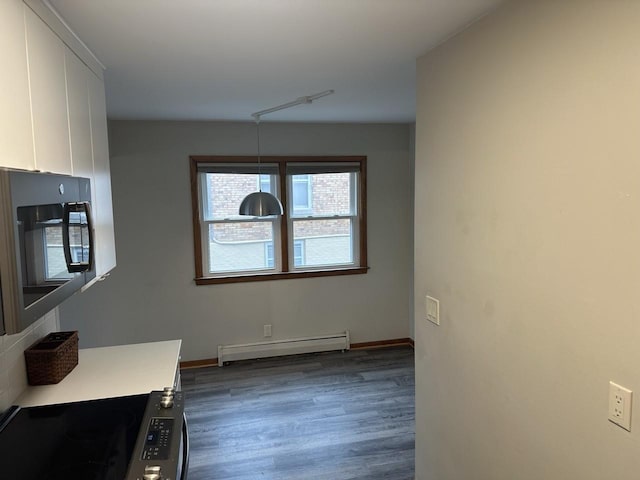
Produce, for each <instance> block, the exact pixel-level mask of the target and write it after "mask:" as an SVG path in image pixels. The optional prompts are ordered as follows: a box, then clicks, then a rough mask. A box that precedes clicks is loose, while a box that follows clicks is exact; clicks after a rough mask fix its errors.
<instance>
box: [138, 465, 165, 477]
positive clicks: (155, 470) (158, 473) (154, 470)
mask: <svg viewBox="0 0 640 480" xmlns="http://www.w3.org/2000/svg"><path fill="white" fill-rule="evenodd" d="M142 479H143V480H161V479H162V469H161V468H160V466H159V465H147V466H146V467H144V475H142Z"/></svg>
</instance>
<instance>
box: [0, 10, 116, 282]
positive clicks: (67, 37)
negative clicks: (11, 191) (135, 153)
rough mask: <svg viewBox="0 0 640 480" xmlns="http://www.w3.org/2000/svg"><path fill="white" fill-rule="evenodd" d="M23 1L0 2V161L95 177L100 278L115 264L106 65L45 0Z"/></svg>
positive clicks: (97, 249)
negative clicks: (101, 62) (105, 77)
mask: <svg viewBox="0 0 640 480" xmlns="http://www.w3.org/2000/svg"><path fill="white" fill-rule="evenodd" d="M24 1H25V3H26V5H25V3H23V2H22V0H0V62H1V63H0V65H2V67H3V72H4V73H5V75H3V76H2V80H0V166H3V167H12V168H22V169H27V170H41V171H44V172H54V173H62V174H69V175H75V176H78V177H85V178H89V179H90V180H91V200H92V202H91V207H92V212H93V220H94V233H95V262H96V280H99V279H101V278H103V277H104V276H105V275H106V274H107V273H108V272H109V271H110V270H112V269H113V268H114V267H115V266H116V249H115V238H114V232H113V208H112V205H111V173H110V169H109V145H108V139H107V109H106V102H105V95H104V83H103V81H102V78H101V77H102V65H101V64H100V62H99V61H98V60H97V59H96V58H95V57H94V56H93V54H92V53H91V52H90V51H89V50H88V49H87V48H86V46H84V44H82V42H81V41H80V40H78V38H77V37H76V36H75V35H74V34H73V32H71V31H70V30H69V29H68V27H67V26H66V25H65V24H64V23H63V22H61V21H60V19H59V18H58V17H57V16H56V15H55V14H53V13H52V12H51V10H50V9H49V7H48V6H47V3H46V2H44V1H43V0H24ZM42 19H45V20H42ZM45 22H46V23H45Z"/></svg>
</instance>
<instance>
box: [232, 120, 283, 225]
mask: <svg viewBox="0 0 640 480" xmlns="http://www.w3.org/2000/svg"><path fill="white" fill-rule="evenodd" d="M254 115H255V114H254ZM255 118H256V132H257V133H258V185H260V190H259V191H257V192H253V193H250V194H249V195H247V196H246V197H244V200H242V203H241V204H240V215H251V216H252V217H268V216H270V215H282V204H281V203H280V200H278V198H277V197H276V196H274V195H271V194H270V193H269V192H263V191H262V182H260V116H257V117H255Z"/></svg>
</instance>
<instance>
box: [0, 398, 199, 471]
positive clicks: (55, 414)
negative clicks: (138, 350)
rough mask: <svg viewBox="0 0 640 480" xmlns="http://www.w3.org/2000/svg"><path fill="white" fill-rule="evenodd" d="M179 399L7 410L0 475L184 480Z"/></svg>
mask: <svg viewBox="0 0 640 480" xmlns="http://www.w3.org/2000/svg"><path fill="white" fill-rule="evenodd" d="M188 463H189V440H188V429H187V423H186V419H185V417H184V402H183V394H182V392H176V391H174V390H173V389H172V388H165V390H164V391H153V392H151V393H150V394H145V395H134V396H129V397H117V398H107V399H101V400H92V401H85V402H75V403H66V404H58V405H46V406H40V407H29V408H19V407H12V408H11V409H10V410H9V411H8V412H6V413H5V415H4V416H3V417H2V419H1V420H0V472H2V474H1V475H0V477H1V478H3V479H4V478H7V479H11V480H62V479H65V480H186V478H187V470H188Z"/></svg>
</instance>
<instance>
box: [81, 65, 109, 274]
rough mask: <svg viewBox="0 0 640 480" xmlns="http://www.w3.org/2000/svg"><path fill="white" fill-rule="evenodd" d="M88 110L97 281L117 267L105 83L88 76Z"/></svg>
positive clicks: (91, 75) (90, 75)
mask: <svg viewBox="0 0 640 480" xmlns="http://www.w3.org/2000/svg"><path fill="white" fill-rule="evenodd" d="M88 78H89V108H90V112H91V140H92V146H93V175H94V183H93V185H92V187H93V194H94V195H95V202H94V205H95V207H94V224H95V226H94V229H95V234H96V257H95V258H96V277H97V278H98V277H101V276H102V275H105V274H106V273H108V272H109V271H110V270H112V269H113V268H114V267H115V266H116V243H115V236H114V232H113V208H112V199H111V169H110V165H109V143H108V138H107V105H106V100H105V95H104V83H103V82H102V80H100V79H99V78H98V77H96V76H95V75H93V74H92V73H89V75H88Z"/></svg>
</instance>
